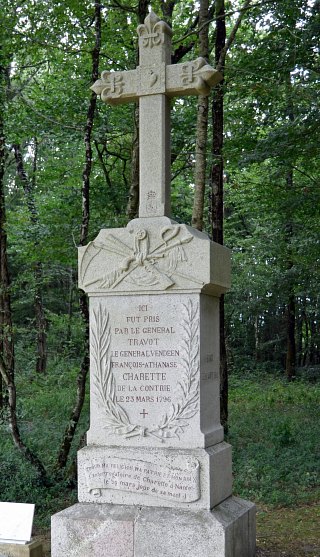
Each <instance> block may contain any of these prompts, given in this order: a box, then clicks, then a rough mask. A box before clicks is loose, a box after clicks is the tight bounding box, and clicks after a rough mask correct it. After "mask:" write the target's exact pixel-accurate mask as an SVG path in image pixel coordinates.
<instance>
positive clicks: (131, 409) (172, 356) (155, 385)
mask: <svg viewBox="0 0 320 557" xmlns="http://www.w3.org/2000/svg"><path fill="white" fill-rule="evenodd" d="M154 303H155V302H154ZM156 309H157V308H156ZM156 309H153V307H152V305H151V304H150V303H149V304H140V305H139V306H138V308H137V310H135V311H134V312H132V313H129V314H126V315H122V313H121V312H119V314H117V315H118V318H117V320H116V321H115V319H114V318H113V323H112V326H111V323H110V319H109V313H108V312H107V310H106V309H103V308H102V307H101V305H99V306H98V308H97V309H96V310H93V320H92V321H93V326H92V328H91V354H92V361H93V368H94V369H93V385H94V389H95V392H96V395H97V396H98V400H99V404H101V405H102V407H103V408H104V415H105V429H106V430H107V432H109V433H110V434H116V435H120V436H124V437H125V438H126V439H130V438H131V437H136V436H140V437H146V436H152V437H155V438H157V439H159V441H161V442H165V440H166V439H169V438H177V439H180V436H181V435H182V434H183V433H184V432H185V430H186V428H188V426H189V420H190V419H191V418H192V417H193V416H195V414H196V413H197V412H198V401H199V374H200V371H199V320H198V311H199V307H198V304H193V303H192V302H191V300H189V301H188V302H187V303H186V304H183V303H181V304H180V305H179V309H178V311H179V315H181V317H179V321H178V322H177V317H176V315H173V316H172V318H171V323H170V322H169V323H168V317H166V319H165V322H163V318H161V316H160V315H159V313H158V312H157V311H156ZM168 339H170V343H168ZM173 347H174V348H173Z"/></svg>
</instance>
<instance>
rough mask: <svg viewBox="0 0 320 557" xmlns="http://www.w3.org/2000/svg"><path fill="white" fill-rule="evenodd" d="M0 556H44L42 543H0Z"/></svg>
mask: <svg viewBox="0 0 320 557" xmlns="http://www.w3.org/2000/svg"><path fill="white" fill-rule="evenodd" d="M0 557H43V550H42V543H41V542H37V541H34V542H32V541H31V542H30V543H26V544H23V545H22V544H18V543H0Z"/></svg>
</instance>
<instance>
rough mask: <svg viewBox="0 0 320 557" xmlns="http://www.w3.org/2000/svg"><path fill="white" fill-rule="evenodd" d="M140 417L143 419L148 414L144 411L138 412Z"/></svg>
mask: <svg viewBox="0 0 320 557" xmlns="http://www.w3.org/2000/svg"><path fill="white" fill-rule="evenodd" d="M140 416H143V419H144V418H145V417H146V416H148V412H146V411H145V409H143V410H142V412H140Z"/></svg>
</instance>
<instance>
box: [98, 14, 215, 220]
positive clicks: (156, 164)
mask: <svg viewBox="0 0 320 557" xmlns="http://www.w3.org/2000/svg"><path fill="white" fill-rule="evenodd" d="M137 32H138V36H139V59H140V65H139V66H138V68H137V69H136V70H129V71H123V72H109V71H104V72H102V74H101V79H99V80H98V81H96V82H95V83H94V85H93V86H92V87H91V88H92V89H93V91H94V92H95V93H96V94H97V95H101V99H102V101H104V102H105V103H109V104H113V105H116V104H122V103H127V102H129V101H137V100H139V109H140V111H139V119H140V130H139V134H140V135H139V150H140V206H139V217H161V216H170V179H171V178H170V164H171V153H170V97H174V96H183V95H209V93H210V88H211V87H213V86H214V85H215V84H216V83H218V82H219V81H221V79H222V75H221V74H220V73H219V72H218V71H217V70H214V69H213V68H212V67H211V66H209V65H208V64H207V63H206V60H205V59H204V58H197V59H196V60H194V61H192V62H185V63H183V64H170V62H171V36H172V30H171V28H170V27H169V26H168V25H167V24H166V23H165V22H164V21H160V19H159V18H158V17H157V16H156V15H155V14H154V13H153V12H151V13H150V14H149V15H148V16H147V17H146V19H145V21H144V24H143V25H139V26H138V28H137Z"/></svg>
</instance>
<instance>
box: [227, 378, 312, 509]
mask: <svg viewBox="0 0 320 557" xmlns="http://www.w3.org/2000/svg"><path fill="white" fill-rule="evenodd" d="M230 379H231V380H230V403H229V415H230V421H229V435H228V441H229V442H230V443H231V444H232V446H233V468H234V476H235V480H234V491H235V493H236V494H238V495H239V496H241V497H244V498H247V499H252V500H254V501H256V502H257V503H261V504H268V505H272V506H290V505H297V504H303V503H308V504H309V503H312V502H315V501H316V500H318V499H319V463H320V451H319V448H320V445H319V440H320V428H319V423H320V422H319V417H320V416H319V414H320V412H319V400H320V396H319V395H320V388H319V385H314V384H310V383H307V382H304V381H296V382H293V383H289V384H288V383H287V382H285V381H284V380H283V379H281V378H277V377H274V376H269V375H263V376H261V375H259V376H251V377H250V376H246V377H241V376H238V375H237V376H231V378H230Z"/></svg>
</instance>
